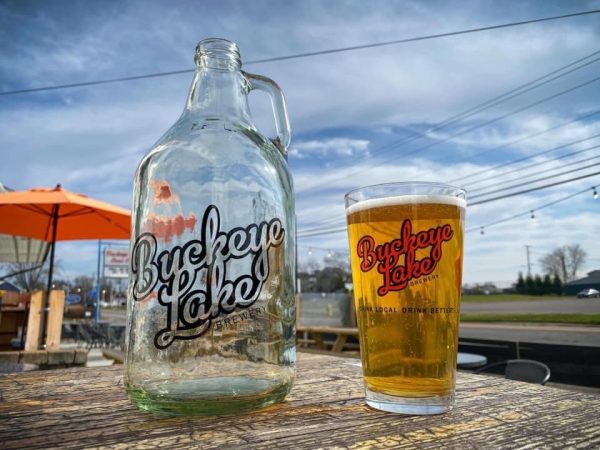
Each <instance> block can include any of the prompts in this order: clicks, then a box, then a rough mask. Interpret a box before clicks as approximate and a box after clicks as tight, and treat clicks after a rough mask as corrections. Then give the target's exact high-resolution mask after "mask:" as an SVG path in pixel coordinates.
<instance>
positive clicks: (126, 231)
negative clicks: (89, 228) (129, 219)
mask: <svg viewBox="0 0 600 450" xmlns="http://www.w3.org/2000/svg"><path fill="white" fill-rule="evenodd" d="M96 214H98V215H99V216H100V217H102V218H103V219H104V220H106V221H107V222H109V223H112V224H113V225H114V226H116V227H117V228H119V229H120V230H123V231H124V232H125V233H127V234H129V233H130V231H129V230H128V229H126V228H123V227H122V226H121V225H119V224H118V223H116V222H114V221H113V220H112V219H111V218H110V217H107V216H106V215H104V214H103V213H102V212H100V211H98V210H96Z"/></svg>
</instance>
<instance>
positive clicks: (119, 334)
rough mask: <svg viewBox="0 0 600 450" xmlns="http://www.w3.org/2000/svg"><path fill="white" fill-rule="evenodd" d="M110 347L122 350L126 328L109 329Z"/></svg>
mask: <svg viewBox="0 0 600 450" xmlns="http://www.w3.org/2000/svg"><path fill="white" fill-rule="evenodd" d="M107 334H108V346H109V347H112V348H122V347H123V343H124V340H125V327H124V326H110V327H108V329H107Z"/></svg>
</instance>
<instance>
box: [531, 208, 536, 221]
mask: <svg viewBox="0 0 600 450" xmlns="http://www.w3.org/2000/svg"><path fill="white" fill-rule="evenodd" d="M530 218H531V221H532V222H535V212H534V211H533V209H532V210H531V217H530Z"/></svg>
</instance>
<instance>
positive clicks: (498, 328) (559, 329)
mask: <svg viewBox="0 0 600 450" xmlns="http://www.w3.org/2000/svg"><path fill="white" fill-rule="evenodd" d="M461 312H463V313H467V312H468V313H475V312H490V313H492V312H493V313H511V312H523V313H524V312H532V313H536V312H537V313H553V312H561V313H569V312H577V313H582V314H591V313H600V301H598V299H594V300H593V301H592V300H591V299H590V300H587V299H577V300H538V301H530V302H504V303H500V302H498V303H465V304H463V305H462V307H461ZM102 320H106V321H109V322H112V323H114V324H124V323H125V310H111V309H104V310H102ZM323 320H324V321H327V320H333V319H328V318H327V317H324V318H323ZM312 325H322V326H325V325H335V326H339V319H336V322H335V323H333V324H330V323H328V322H327V323H312ZM460 337H463V338H471V339H496V340H505V341H522V342H539V343H554V344H566V345H585V346H600V326H585V325H554V324H548V325H546V324H509V323H471V322H468V323H461V325H460Z"/></svg>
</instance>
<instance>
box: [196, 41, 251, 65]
mask: <svg viewBox="0 0 600 450" xmlns="http://www.w3.org/2000/svg"><path fill="white" fill-rule="evenodd" d="M194 60H195V62H196V65H197V66H198V67H208V68H211V69H219V70H239V69H240V67H241V66H242V60H241V58H240V49H239V47H238V46H237V44H236V43H235V42H231V41H228V40H227V39H221V38H208V39H203V40H201V41H200V42H198V45H197V46H196V56H195V57H194Z"/></svg>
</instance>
